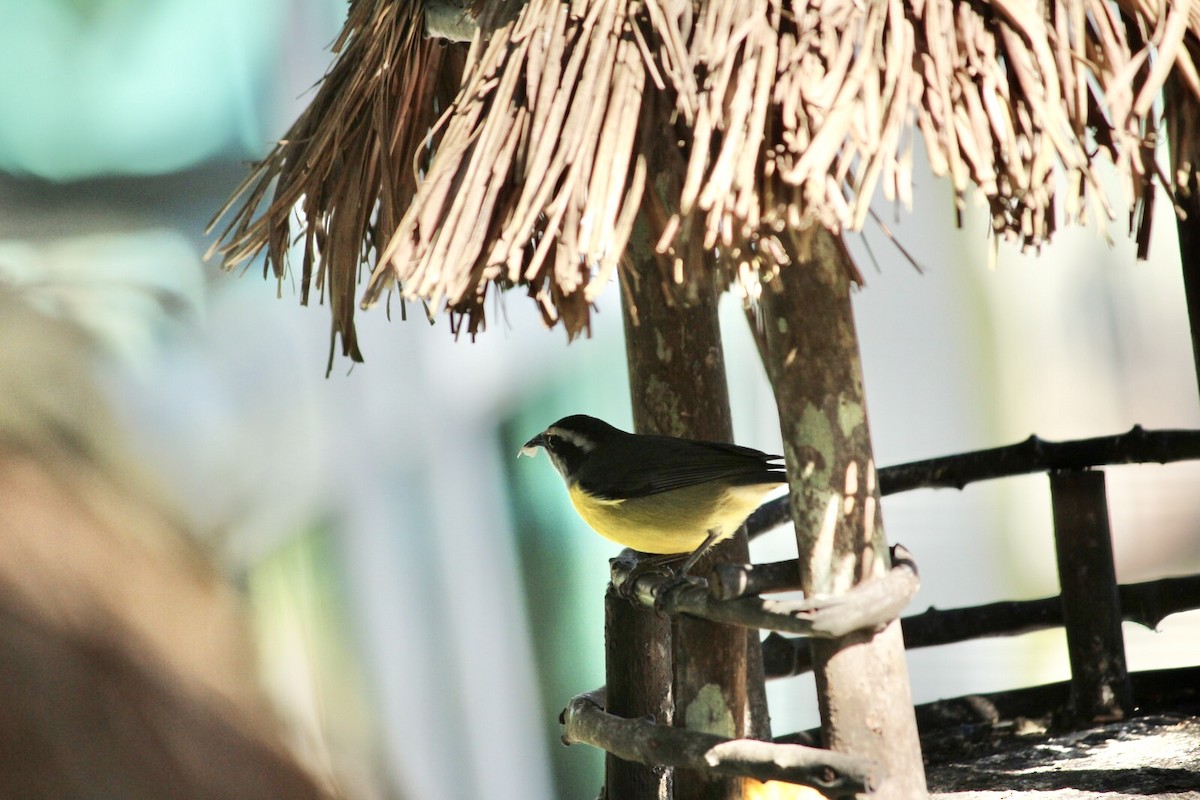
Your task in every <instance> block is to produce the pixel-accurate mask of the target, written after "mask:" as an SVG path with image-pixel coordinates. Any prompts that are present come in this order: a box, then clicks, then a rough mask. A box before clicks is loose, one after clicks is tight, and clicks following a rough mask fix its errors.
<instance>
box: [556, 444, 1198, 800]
mask: <svg viewBox="0 0 1200 800" xmlns="http://www.w3.org/2000/svg"><path fill="white" fill-rule="evenodd" d="M1193 459H1200V431H1187V430H1160V431H1148V430H1145V429H1143V428H1142V427H1140V426H1135V427H1134V428H1133V429H1132V430H1130V431H1128V432H1127V433H1124V434H1120V435H1117V436H1106V437H1098V438H1093V439H1081V440H1076V441H1067V442H1050V441H1045V440H1042V439H1039V438H1037V437H1036V436H1034V437H1030V438H1029V439H1027V440H1025V441H1024V442H1020V443H1018V444H1014V445H1009V446H1006V447H997V448H992V449H989V450H980V451H975V452H970V453H963V454H958V455H952V456H947V457H944V458H936V459H929V460H926V461H918V462H913V463H909V464H902V465H898V466H894V467H885V468H882V469H880V470H879V483H880V488H881V492H882V493H883V494H895V493H898V492H904V491H911V490H914V489H920V488H958V489H961V488H963V487H964V486H966V485H967V484H970V483H974V482H977V481H983V480H992V479H998V478H1005V477H1011V476H1015V475H1023V474H1029V473H1036V472H1045V473H1047V474H1048V477H1049V482H1050V493H1051V503H1052V505H1053V510H1054V538H1055V549H1056V553H1057V556H1058V574H1059V584H1060V587H1061V594H1060V595H1058V596H1057V597H1047V598H1041V599H1037V600H1027V601H1013V602H1000V603H992V604H988V605H982V606H975V607H970V608H961V609H948V610H938V609H934V608H930V609H929V610H927V611H925V612H923V613H921V614H917V615H914V616H909V617H906V618H903V619H901V626H902V629H903V633H904V639H905V646H906V648H916V647H927V646H932V645H940V644H950V643H954V642H962V641H967V640H970V639H977V638H982V637H989V636H1009V635H1016V634H1020V633H1026V632H1029V631H1033V630H1040V629H1045V628H1051V627H1059V626H1061V627H1064V628H1065V629H1066V633H1067V649H1068V656H1069V658H1070V664H1071V680H1070V681H1069V682H1068V683H1065V684H1057V685H1051V686H1046V687H1033V688H1029V689H1024V690H1021V689H1018V690H1012V691H1010V692H1006V693H997V694H996V695H995V696H994V697H992V696H987V697H985V696H973V697H972V698H971V699H972V701H973V702H975V701H977V702H978V703H983V704H985V705H986V704H989V703H991V704H993V706H994V704H996V703H1001V704H1007V705H1011V706H1013V707H1020V708H1022V709H1023V710H1024V711H1023V713H1025V714H1029V713H1031V709H1032V708H1040V710H1041V712H1042V713H1045V712H1048V711H1050V710H1052V709H1051V708H1049V707H1047V704H1048V703H1051V702H1053V703H1054V704H1055V705H1058V706H1062V705H1065V708H1062V709H1059V710H1060V711H1065V712H1066V718H1067V719H1070V720H1071V721H1073V722H1087V721H1092V720H1097V719H1111V718H1114V717H1122V716H1126V715H1129V714H1131V713H1132V712H1133V709H1134V698H1138V700H1139V702H1140V703H1142V704H1144V700H1145V698H1144V697H1143V695H1144V694H1146V693H1149V692H1151V691H1153V692H1154V693H1155V697H1156V698H1157V699H1159V700H1161V698H1159V697H1158V695H1164V696H1165V695H1166V694H1169V693H1170V691H1171V686H1172V682H1171V680H1170V678H1169V677H1163V676H1162V675H1160V674H1159V673H1154V674H1153V675H1151V674H1149V673H1144V674H1140V675H1135V676H1131V675H1130V674H1129V673H1128V671H1127V669H1126V665H1125V651H1124V641H1123V638H1122V635H1121V622H1122V621H1123V620H1129V621H1132V622H1137V623H1140V624H1142V625H1146V626H1148V627H1155V626H1156V625H1157V623H1158V622H1159V621H1160V620H1162V619H1163V618H1164V617H1166V616H1168V615H1169V614H1173V613H1177V612H1180V611H1186V610H1189V609H1195V608H1200V576H1183V577H1176V578H1165V579H1161V580H1157V581H1151V582H1147V583H1137V584H1130V585H1126V586H1120V585H1118V583H1117V580H1116V573H1115V569H1114V565H1113V554H1112V538H1111V533H1110V529H1109V521H1108V504H1107V498H1106V494H1105V476H1104V472H1103V470H1102V469H1099V468H1101V467H1105V466H1112V465H1119V464H1140V463H1162V464H1165V463H1170V462H1176V461H1184V460H1193ZM787 519H788V513H787V498H786V497H783V498H779V499H777V500H774V501H771V502H769V503H766V504H764V506H763V507H762V508H760V509H759V510H758V511H756V512H755V513H754V514H753V515H752V516H751V518H750V519H749V520H748V521H747V526H748V529H749V532H750V535H751V537H753V536H756V535H758V534H761V533H764V532H765V531H767V530H769V529H770V528H773V527H775V526H777V525H780V524H782V523H783V522H785V521H787ZM612 566H613V582H612V585H613V587H614V589H615V590H616V591H618V592H619V593H621V594H622V595H623V596H625V597H626V598H628V599H629V600H630V601H631V602H634V603H638V604H641V605H645V606H650V607H653V608H656V609H658V610H659V611H662V612H664V613H666V614H668V615H680V614H686V615H689V616H693V617H700V618H703V619H708V620H711V621H714V622H720V623H724V624H730V625H737V626H742V627H746V628H759V629H764V630H769V631H771V633H770V634H769V635H768V636H767V637H766V639H765V640H764V641H763V656H764V664H765V667H766V673H767V676H768V677H772V678H774V677H786V676H791V675H797V674H800V673H803V672H806V671H808V670H809V669H810V668H811V659H810V655H809V647H808V645H809V643H810V642H811V641H812V640H813V639H815V638H844V637H847V636H851V635H862V636H871V635H873V634H874V632H876V631H878V630H881V629H882V628H883V627H884V626H886V625H887V624H889V623H890V622H891V621H892V620H894V619H896V618H897V617H899V615H900V612H901V611H902V610H903V609H904V607H905V606H907V605H908V603H909V602H910V601H911V599H912V598H913V596H914V595H915V593H916V591H917V588H918V585H919V579H918V574H917V568H916V564H915V562H914V561H913V558H912V556H911V554H909V553H908V551H907V550H905V549H904V548H903V547H902V546H899V545H897V546H896V547H893V548H892V569H891V570H890V571H889V573H888V574H887V575H885V576H883V577H881V578H877V579H874V580H871V581H866V582H864V583H862V584H859V585H858V586H856V587H854V588H853V589H851V590H850V591H849V592H847V593H845V594H842V595H838V596H836V597H810V598H803V599H801V600H773V599H768V598H764V597H762V595H764V594H770V593H775V592H785V591H794V590H796V589H798V585H799V563H798V561H797V560H794V559H793V560H789V561H780V562H774V563H767V564H720V565H718V566H717V567H716V569H715V570H714V571H713V572H712V573H711V574H710V576H709V577H708V579H707V580H697V579H675V578H672V577H670V576H667V575H663V574H657V573H654V572H648V573H642V572H641V571H640V570H639V567H638V564H637V558H636V554H633V553H632V552H631V551H625V553H623V554H622V555H621V556H620V557H618V558H617V559H614V560H613V565H612ZM783 633H789V634H800V636H793V637H788V636H783V635H781V634H783ZM1185 671H1187V672H1188V674H1191V673H1192V672H1196V671H1197V669H1196V668H1186V669H1185ZM989 697H990V698H991V699H990V700H989V699H988V698H989ZM953 702H954V701H939V703H934V704H929V706H926V707H919V708H918V712H919V713H918V717H919V718H920V719H922V720H924V721H928V720H929V719H931V718H932V717H934V716H936V715H937V714H938V713H943V712H944V709H945V708H947V707H948V706H949V705H951V704H953ZM933 707H936V709H941V710H940V711H939V710H936V709H935V710H931V708H933ZM561 721H562V722H563V725H564V735H563V741H564V742H566V743H568V744H572V743H575V742H584V743H588V744H592V745H595V746H597V747H601V748H603V749H605V750H607V751H608V752H610V753H612V754H614V755H617V756H618V757H620V758H624V759H627V760H632V761H637V762H639V763H643V764H647V765H656V766H679V767H687V768H700V769H710V770H713V771H714V772H716V773H718V774H722V775H740V776H745V777H752V778H758V779H759V780H781V781H788V782H791V783H799V784H805V785H809V786H813V787H815V788H817V789H820V790H821V791H823V792H824V793H825V794H826V795H828V796H845V795H851V794H856V793H863V792H869V791H871V789H872V787H874V786H876V785H878V782H879V781H880V780H882V779H883V778H884V776H883V774H882V772H881V770H880V768H879V765H878V764H875V763H873V762H870V761H868V760H866V759H861V758H856V757H854V756H851V755H847V754H845V753H837V752H833V751H830V750H824V749H821V748H814V747H808V746H805V745H802V744H795V743H793V742H794V741H795V740H797V739H801V740H803V739H805V738H806V737H804V736H803V735H800V734H797V735H792V736H781V737H777V738H776V740H775V741H774V742H759V741H754V740H749V739H723V738H722V737H716V736H712V735H710V734H699V733H694V732H691V731H687V730H685V729H680V728H673V727H670V726H666V725H656V724H654V723H653V722H649V721H646V720H628V719H623V718H621V717H617V716H614V715H611V714H608V713H607V712H606V711H605V710H604V692H603V689H601V690H597V691H595V692H589V693H586V694H583V695H579V696H577V697H575V698H573V699H572V700H571V703H570V704H569V705H568V706H567V708H566V709H565V710H564V712H563V715H562V717H561Z"/></svg>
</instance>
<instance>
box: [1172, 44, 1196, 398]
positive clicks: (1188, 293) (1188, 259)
mask: <svg viewBox="0 0 1200 800" xmlns="http://www.w3.org/2000/svg"><path fill="white" fill-rule="evenodd" d="M1185 46H1188V47H1189V48H1190V49H1191V50H1192V57H1193V58H1196V57H1198V56H1200V52H1197V51H1196V48H1191V47H1190V45H1185ZM1163 116H1164V117H1165V118H1166V122H1167V135H1168V137H1169V141H1170V145H1171V146H1170V150H1171V153H1170V155H1171V174H1172V175H1173V176H1174V177H1175V179H1176V181H1177V182H1178V185H1177V186H1176V192H1175V194H1176V197H1175V199H1176V201H1177V202H1178V203H1179V209H1180V211H1182V212H1183V213H1182V216H1180V215H1176V217H1175V224H1176V230H1177V231H1178V232H1179V262H1180V266H1181V267H1182V269H1183V294H1184V299H1185V301H1186V302H1187V309H1188V319H1189V320H1190V321H1191V326H1192V358H1193V360H1194V361H1195V364H1196V380H1197V382H1198V384H1200V181H1198V180H1197V170H1198V169H1200V164H1195V163H1188V162H1187V161H1185V160H1184V154H1183V152H1182V151H1183V150H1184V149H1185V148H1187V147H1188V144H1191V142H1193V141H1194V137H1196V136H1200V101H1198V100H1197V99H1196V96H1195V95H1194V94H1192V90H1191V87H1189V86H1188V85H1187V84H1186V83H1184V81H1183V80H1182V79H1181V78H1180V77H1179V76H1178V75H1177V74H1176V73H1175V72H1174V71H1173V72H1172V73H1171V74H1170V75H1169V76H1167V82H1166V85H1165V86H1164V87H1163ZM1185 143H1187V144H1185ZM1188 149H1190V150H1191V151H1192V152H1193V154H1194V153H1196V152H1200V148H1196V147H1195V146H1194V145H1192V146H1191V147H1190V148H1188ZM1180 178H1183V180H1182V181H1180V180H1179V179H1180Z"/></svg>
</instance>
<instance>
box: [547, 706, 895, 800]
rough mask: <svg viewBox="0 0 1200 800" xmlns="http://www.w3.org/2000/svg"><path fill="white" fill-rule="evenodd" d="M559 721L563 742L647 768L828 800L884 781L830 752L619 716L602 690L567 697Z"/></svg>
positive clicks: (873, 768) (874, 770)
mask: <svg viewBox="0 0 1200 800" xmlns="http://www.w3.org/2000/svg"><path fill="white" fill-rule="evenodd" d="M560 722H562V724H563V737H562V738H563V743H564V744H568V745H569V744H577V743H582V744H590V745H592V746H593V747H599V748H601V749H602V750H605V751H607V752H609V753H612V754H613V755H615V756H617V757H619V758H623V759H625V760H627V761H635V762H638V763H640V764H646V765H649V766H669V767H684V768H687V769H696V770H703V771H705V772H710V773H716V774H718V775H726V776H731V777H749V778H756V779H758V780H760V781H785V782H787V783H798V784H802V785H805V786H812V787H815V788H817V789H820V790H821V791H822V792H824V793H825V794H827V795H832V796H847V795H853V794H858V793H863V792H870V791H873V790H874V789H875V788H876V787H877V786H878V785H879V783H880V781H881V780H882V778H883V776H882V774H881V771H880V768H879V766H878V765H877V764H875V763H874V762H872V761H868V760H866V759H862V758H856V757H854V756H851V755H847V754H845V753H838V752H834V751H832V750H823V749H820V748H815V747H805V746H803V745H798V744H774V743H772V742H761V741H758V740H756V739H727V738H725V737H723V736H715V735H713V734H709V733H697V732H694V731H688V730H683V729H680V728H672V727H670V726H667V725H656V724H655V723H653V722H650V721H647V720H643V719H624V718H622V717H617V716H614V715H612V714H609V713H607V712H605V710H604V690H603V689H600V690H597V691H595V692H588V693H586V694H581V695H578V696H576V697H573V698H571V702H570V703H569V704H568V705H567V707H566V708H565V709H564V710H563V713H562V716H561V717H560Z"/></svg>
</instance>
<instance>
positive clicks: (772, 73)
mask: <svg viewBox="0 0 1200 800" xmlns="http://www.w3.org/2000/svg"><path fill="white" fill-rule="evenodd" d="M477 9H478V14H479V25H480V30H481V31H483V32H484V33H483V35H482V36H476V38H475V40H474V41H473V42H472V43H471V45H470V47H469V51H468V50H466V48H465V47H464V46H463V45H450V46H448V47H439V46H438V45H436V44H434V43H433V42H431V41H430V40H428V39H424V38H423V37H422V33H423V22H422V20H421V7H420V3H419V2H418V0H354V2H352V3H351V8H350V15H349V19H348V21H347V24H346V28H345V31H344V33H343V34H342V36H341V38H340V39H339V40H338V42H337V43H336V45H335V50H336V51H337V52H338V58H337V61H336V62H335V63H334V65H333V66H332V67H331V69H330V71H329V73H328V75H327V76H326V78H325V80H324V82H323V84H322V85H321V87H320V89H319V91H318V92H317V95H316V97H315V99H314V100H313V102H312V104H311V105H310V107H309V108H308V109H307V111H306V112H305V113H304V115H303V116H302V117H301V118H300V119H299V120H298V121H297V122H296V124H295V126H294V127H293V129H292V130H291V131H289V133H288V136H287V138H286V139H285V141H284V142H282V143H281V144H280V145H279V146H278V147H276V148H275V150H274V151H273V152H272V153H271V154H270V155H269V156H268V157H267V158H266V159H265V160H264V161H263V162H262V163H260V164H259V165H258V166H257V168H256V169H255V171H254V173H253V174H252V175H251V176H250V178H249V179H248V180H247V182H246V184H245V185H244V186H243V187H242V189H241V190H239V194H240V195H241V196H242V206H241V208H240V210H239V211H238V212H236V213H235V214H234V215H233V217H232V219H231V221H230V222H229V223H228V226H227V227H226V228H225V229H224V232H223V235H222V238H221V240H220V241H219V242H218V248H219V250H220V252H221V254H222V256H223V258H224V263H225V265H226V266H227V267H234V266H236V265H238V264H242V263H244V262H246V261H248V260H249V259H251V258H252V257H254V256H255V255H257V254H258V253H260V252H262V251H263V250H264V249H265V251H266V256H267V267H268V268H269V269H272V270H274V273H275V274H276V275H277V276H282V275H283V274H284V270H285V265H286V260H287V250H288V245H289V243H290V242H291V241H292V239H293V238H294V237H297V236H299V237H302V238H303V239H304V242H305V248H304V255H303V258H302V269H303V274H302V284H301V285H302V295H301V300H302V302H306V301H307V299H308V292H309V287H310V285H311V284H312V283H313V282H315V283H316V285H317V286H318V287H319V288H320V290H321V291H322V292H325V293H327V294H328V296H329V301H330V305H331V308H332V312H333V316H334V331H333V332H334V335H338V334H340V335H341V337H342V340H343V350H344V352H345V353H347V354H349V355H351V356H354V357H357V355H358V353H357V347H356V345H355V339H354V329H353V313H354V308H355V306H356V305H360V304H361V305H362V306H368V305H371V304H372V303H374V302H376V301H377V300H379V299H380V298H381V297H383V296H384V295H385V294H386V293H387V292H388V291H389V290H391V289H392V288H394V287H396V286H397V285H398V286H399V289H400V291H401V293H402V295H403V297H405V298H408V299H419V300H421V301H422V302H424V303H425V304H426V306H427V310H428V311H429V313H435V312H437V311H439V310H440V309H442V308H445V309H448V310H449V311H450V313H451V315H452V319H453V321H454V322H455V328H456V330H457V329H458V328H457V326H458V325H460V324H461V323H462V322H463V321H465V322H466V327H467V330H468V331H470V332H471V333H474V332H475V331H476V330H477V329H479V328H480V326H481V325H482V324H483V322H484V313H485V299H486V296H487V293H488V291H489V289H490V288H491V287H492V286H495V287H497V288H499V289H506V288H509V287H512V286H518V285H519V286H524V287H527V290H528V292H529V294H530V295H531V296H532V297H533V298H534V299H535V301H536V303H537V305H538V307H539V309H540V311H541V313H542V316H543V317H544V318H545V320H546V322H547V323H548V324H555V323H557V322H561V323H563V325H564V326H565V327H566V330H567V333H568V335H569V336H575V335H576V334H578V333H580V332H582V331H585V330H587V329H588V326H589V314H590V305H591V302H592V301H593V300H594V299H595V297H596V295H597V294H598V293H599V292H600V291H602V290H603V288H604V287H605V286H606V285H607V283H608V282H609V279H610V278H611V276H612V274H613V273H614V271H616V270H618V269H621V255H622V252H623V251H624V248H625V245H626V243H627V241H628V239H629V237H630V236H631V233H632V231H633V229H634V226H635V223H636V224H639V225H642V224H644V225H646V226H648V230H646V231H643V232H642V233H641V234H640V235H644V236H648V237H649V238H650V240H651V241H653V242H656V243H657V247H658V250H659V251H660V252H662V253H664V254H669V255H673V256H674V262H673V263H674V272H675V274H674V276H673V277H674V278H675V279H677V280H681V279H684V278H686V277H687V276H688V274H689V273H690V271H694V270H697V269H701V268H702V267H701V264H702V263H703V262H704V259H703V258H702V257H701V256H702V254H703V253H704V252H705V251H708V250H712V249H713V248H715V249H716V251H717V252H718V254H719V261H720V263H721V264H722V265H723V268H724V269H725V270H726V271H727V274H728V275H729V276H731V277H732V278H733V279H742V280H746V281H749V282H753V281H754V280H755V279H756V278H757V276H758V275H759V274H760V273H761V272H762V271H764V270H766V271H770V270H775V269H778V268H781V267H783V266H785V264H786V262H787V260H788V259H787V256H786V255H785V248H783V247H781V245H780V242H779V241H778V240H777V237H778V236H779V234H780V232H781V231H784V230H788V229H795V228H798V227H803V226H806V225H809V224H811V223H813V222H816V223H819V224H821V225H824V226H826V227H827V228H829V229H831V230H833V231H843V230H857V229H860V228H861V227H862V226H863V225H864V223H865V222H866V220H867V218H868V215H869V213H870V212H869V204H870V201H871V200H872V198H874V197H875V196H876V195H877V193H878V190H879V189H882V190H883V194H884V196H885V197H887V198H889V199H896V200H898V201H900V202H902V203H904V204H905V205H909V204H911V200H912V161H913V153H914V142H915V140H916V139H918V138H919V139H921V140H922V141H923V143H924V145H925V146H924V151H925V152H926V154H927V156H928V158H929V159H930V162H931V165H932V168H933V171H934V172H935V173H936V174H939V175H946V176H948V177H949V179H950V181H951V183H952V184H953V187H954V191H955V192H956V195H957V197H958V202H959V206H960V208H961V207H962V206H963V205H965V203H966V202H967V201H968V200H969V199H971V198H972V197H973V196H978V197H979V198H981V199H982V200H983V201H985V202H986V203H987V205H988V207H989V208H990V210H991V217H992V228H993V231H994V233H995V234H996V235H997V236H999V237H1003V238H1005V239H1011V240H1014V241H1015V242H1017V243H1019V244H1021V245H1022V246H1026V247H1037V246H1039V245H1040V244H1041V243H1043V242H1045V241H1047V240H1048V239H1049V238H1050V236H1051V235H1052V233H1053V232H1054V230H1055V228H1056V226H1058V225H1059V224H1062V223H1075V222H1084V221H1086V220H1088V219H1096V218H1100V219H1106V220H1111V219H1115V218H1116V214H1117V211H1118V208H1122V209H1124V208H1129V209H1132V211H1133V214H1132V216H1131V220H1132V222H1131V227H1132V232H1133V234H1134V235H1135V236H1136V238H1137V239H1138V240H1139V241H1142V242H1145V241H1146V240H1147V238H1148V226H1149V221H1150V220H1149V213H1148V212H1149V208H1150V206H1149V203H1148V200H1149V196H1150V194H1151V191H1152V189H1153V187H1154V185H1155V184H1156V183H1157V184H1159V185H1163V186H1167V187H1171V186H1173V182H1172V181H1171V180H1170V179H1169V178H1168V177H1167V176H1165V175H1162V174H1160V170H1159V167H1158V165H1157V163H1156V162H1155V160H1154V152H1153V150H1154V143H1155V141H1156V137H1158V135H1159V130H1158V129H1159V125H1158V122H1157V117H1156V116H1155V114H1156V111H1155V107H1154V106H1155V100H1156V98H1157V97H1158V96H1159V94H1160V89H1161V88H1162V86H1163V83H1164V81H1165V80H1166V78H1167V76H1168V74H1170V73H1172V72H1174V73H1175V74H1176V75H1178V76H1179V77H1180V78H1181V80H1182V83H1183V84H1184V85H1185V86H1186V87H1188V88H1189V89H1190V90H1191V91H1192V92H1193V93H1196V94H1197V95H1200V77H1198V75H1197V61H1196V60H1195V58H1196V57H1195V54H1196V53H1197V52H1198V51H1197V50H1196V48H1197V46H1198V44H1200V3H1195V2H1177V1H1173V0H1117V2H1111V1H1109V0H742V1H741V2H717V0H712V2H699V0H697V2H692V1H691V0H573V1H572V2H563V1H562V0H528V2H526V3H524V4H521V3H516V2H503V0H490V2H489V1H487V0H479V2H478V3H477ZM1179 147H1180V149H1181V151H1183V152H1181V153H1179V154H1177V155H1178V156H1179V160H1180V163H1188V164H1195V163H1198V162H1197V158H1196V150H1197V149H1198V148H1200V142H1198V141H1197V140H1196V138H1194V137H1181V138H1180V140H1179ZM1097 161H1109V162H1112V163H1113V164H1114V165H1115V167H1116V170H1115V171H1116V174H1117V176H1118V177H1119V180H1120V182H1121V184H1123V187H1124V191H1125V195H1126V196H1125V197H1124V198H1120V199H1115V198H1111V197H1108V196H1106V194H1105V192H1104V191H1102V190H1101V188H1100V182H1099V179H1098V177H1097V174H1096V163H1097ZM272 187H273V188H272ZM268 196H269V197H270V203H269V205H267V204H266V200H267V198H268ZM235 200H236V198H235ZM232 202H234V201H231V203H232ZM264 206H266V207H265V208H264ZM639 211H642V212H643V213H642V214H638V212H639ZM297 212H298V214H297ZM364 268H366V270H369V271H370V276H369V279H368V280H367V281H366V285H365V289H362V291H361V294H359V292H360V286H359V278H360V276H362V275H365V274H366V272H365V271H364ZM668 277H670V276H668Z"/></svg>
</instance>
